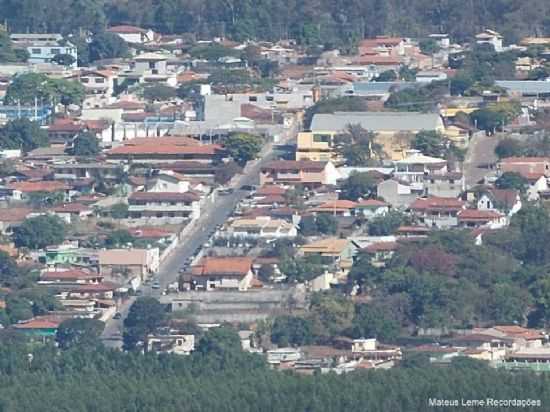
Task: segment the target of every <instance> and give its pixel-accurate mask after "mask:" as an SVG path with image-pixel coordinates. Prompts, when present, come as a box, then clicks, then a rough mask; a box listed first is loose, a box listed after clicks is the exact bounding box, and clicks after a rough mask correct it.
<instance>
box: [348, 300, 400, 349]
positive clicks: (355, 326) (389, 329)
mask: <svg viewBox="0 0 550 412" xmlns="http://www.w3.org/2000/svg"><path fill="white" fill-rule="evenodd" d="M399 332H400V326H399V324H398V323H397V322H396V321H395V320H394V319H391V318H389V317H388V315H387V313H385V312H384V311H383V310H381V309H380V308H378V307H376V306H374V305H371V304H360V305H356V306H355V316H354V317H353V321H352V323H351V336H352V337H353V338H355V339H358V338H377V339H379V340H381V341H384V342H388V341H392V340H394V339H395V338H397V336H398V335H399Z"/></svg>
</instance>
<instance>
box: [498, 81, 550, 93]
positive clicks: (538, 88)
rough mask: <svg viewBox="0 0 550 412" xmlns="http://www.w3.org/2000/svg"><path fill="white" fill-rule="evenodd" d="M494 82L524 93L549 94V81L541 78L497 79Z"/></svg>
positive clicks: (512, 90)
mask: <svg viewBox="0 0 550 412" xmlns="http://www.w3.org/2000/svg"><path fill="white" fill-rule="evenodd" d="M495 84H496V85H497V86H500V87H502V88H504V89H507V90H509V91H511V92H515V93H521V94H524V95H536V94H550V82H546V81H541V80H497V81H496V82H495Z"/></svg>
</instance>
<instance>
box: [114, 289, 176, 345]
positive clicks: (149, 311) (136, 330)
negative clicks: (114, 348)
mask: <svg viewBox="0 0 550 412" xmlns="http://www.w3.org/2000/svg"><path fill="white" fill-rule="evenodd" d="M165 319H166V311H165V309H164V305H162V304H161V303H160V302H159V301H158V300H157V299H155V298H151V297H140V298H137V299H136V301H135V302H134V303H133V304H132V306H130V310H129V311H128V316H127V317H126V319H124V335H123V340H124V348H125V349H126V350H134V349H136V348H137V347H138V344H140V343H142V344H143V343H144V342H145V341H146V338H147V335H148V334H150V333H152V332H154V331H155V330H156V329H157V328H159V327H161V326H162V325H163V324H164V321H165Z"/></svg>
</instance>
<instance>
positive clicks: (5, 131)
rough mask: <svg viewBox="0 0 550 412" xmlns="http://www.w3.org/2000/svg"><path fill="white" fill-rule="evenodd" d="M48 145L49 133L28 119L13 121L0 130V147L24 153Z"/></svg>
mask: <svg viewBox="0 0 550 412" xmlns="http://www.w3.org/2000/svg"><path fill="white" fill-rule="evenodd" d="M47 145H48V133H47V132H46V131H45V130H44V129H41V128H40V126H39V125H38V123H36V122H32V121H30V120H28V119H26V118H21V119H15V120H11V121H9V122H8V123H6V125H5V126H4V127H3V128H2V129H0V147H1V148H3V149H21V150H23V151H24V152H28V151H31V150H33V149H36V148H37V147H43V146H47Z"/></svg>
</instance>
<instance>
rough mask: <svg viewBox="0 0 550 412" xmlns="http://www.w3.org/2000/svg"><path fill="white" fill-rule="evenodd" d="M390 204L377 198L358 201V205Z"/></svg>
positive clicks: (377, 205) (378, 205) (382, 205)
mask: <svg viewBox="0 0 550 412" xmlns="http://www.w3.org/2000/svg"><path fill="white" fill-rule="evenodd" d="M384 206H389V205H388V204H387V203H386V202H383V201H381V200H377V199H366V200H361V201H359V202H358V203H357V207H384Z"/></svg>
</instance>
